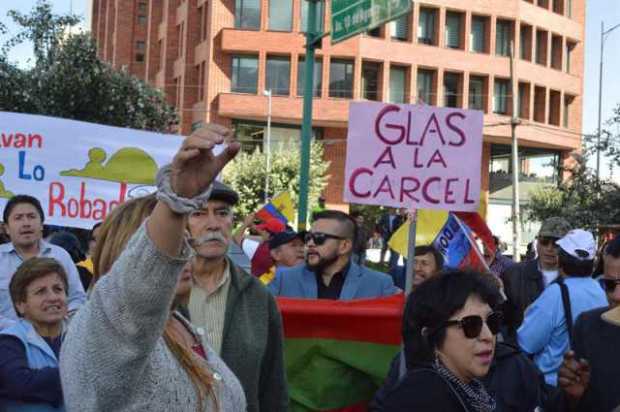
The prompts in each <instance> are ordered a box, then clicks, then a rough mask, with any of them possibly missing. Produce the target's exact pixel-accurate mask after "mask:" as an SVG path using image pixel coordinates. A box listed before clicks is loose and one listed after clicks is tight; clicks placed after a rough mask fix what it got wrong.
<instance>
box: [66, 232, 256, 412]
mask: <svg viewBox="0 0 620 412" xmlns="http://www.w3.org/2000/svg"><path fill="white" fill-rule="evenodd" d="M185 249H187V248H185ZM187 256H188V250H184V252H183V253H182V257H180V258H170V257H167V256H165V255H163V254H162V253H161V252H159V251H158V250H157V248H156V247H155V245H154V244H153V242H152V241H151V239H150V238H149V237H148V235H147V233H146V228H145V225H144V224H143V225H142V226H141V227H140V229H139V230H138V231H137V232H136V233H135V234H134V236H133V237H132V238H131V240H130V241H129V243H128V245H127V247H126V249H125V250H124V251H123V253H122V254H121V256H120V257H119V258H118V260H117V261H116V262H115V263H114V266H113V267H112V269H111V270H110V272H109V273H108V274H107V275H106V276H104V277H103V278H102V279H101V280H100V281H99V282H97V285H96V287H95V288H94V290H93V293H92V295H91V297H90V300H89V301H88V302H87V303H86V304H85V305H84V306H83V307H82V308H81V309H80V310H79V312H78V313H77V314H76V315H75V316H74V318H73V320H72V322H71V325H70V327H69V331H68V333H67V335H66V337H65V340H64V342H63V346H62V352H61V354H60V374H61V379H62V386H63V392H64V397H65V406H66V409H67V410H68V411H69V412H71V411H76V412H78V411H79V412H91V411H92V412H94V411H101V412H110V411H161V412H164V411H165V412H170V411H188V412H193V411H197V409H198V397H197V394H196V391H195V389H194V386H193V385H192V383H191V381H190V379H189V376H188V375H187V373H186V372H185V371H184V369H183V368H182V367H181V365H180V364H179V363H178V362H177V360H176V358H175V357H174V355H173V354H172V352H170V351H169V350H168V347H167V345H166V344H165V342H164V340H163V338H162V334H163V330H164V327H165V323H166V320H167V319H168V316H169V315H170V306H171V304H172V299H173V297H174V291H175V287H176V283H177V277H178V274H179V273H180V271H181V269H182V267H183V265H184V264H185V262H186V259H187ZM205 349H206V350H207V357H208V364H209V367H210V369H211V370H212V371H213V372H214V373H217V374H218V375H219V376H218V375H215V376H216V378H221V379H219V380H216V383H215V392H216V397H217V402H218V404H219V411H221V412H229V411H230V412H237V411H245V410H246V402H245V396H244V394H243V389H242V387H241V385H240V383H239V381H238V380H237V378H236V377H235V375H234V374H233V373H232V372H231V371H230V369H228V367H227V366H226V365H225V364H224V362H223V361H222V360H221V359H220V358H219V357H218V356H217V355H216V354H215V352H213V350H211V349H210V348H205ZM214 410H215V408H214V405H213V402H210V401H209V402H205V408H204V411H214Z"/></svg>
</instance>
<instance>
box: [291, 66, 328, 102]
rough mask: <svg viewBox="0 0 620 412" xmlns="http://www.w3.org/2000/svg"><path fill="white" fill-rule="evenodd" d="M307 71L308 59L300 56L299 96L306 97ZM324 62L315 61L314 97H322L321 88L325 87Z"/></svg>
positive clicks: (298, 69) (298, 74) (298, 72)
mask: <svg viewBox="0 0 620 412" xmlns="http://www.w3.org/2000/svg"><path fill="white" fill-rule="evenodd" d="M305 70H306V58H305V57H303V56H299V63H298V64H297V96H303V95H304V81H305ZM322 78H323V60H322V59H315V60H314V82H313V84H312V90H313V93H312V96H314V97H321V88H322V87H323V81H322Z"/></svg>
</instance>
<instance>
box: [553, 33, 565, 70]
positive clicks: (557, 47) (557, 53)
mask: <svg viewBox="0 0 620 412" xmlns="http://www.w3.org/2000/svg"><path fill="white" fill-rule="evenodd" d="M562 49H563V47H562V37H561V36H556V35H553V36H551V67H552V68H554V69H556V70H562V60H563V59H562Z"/></svg>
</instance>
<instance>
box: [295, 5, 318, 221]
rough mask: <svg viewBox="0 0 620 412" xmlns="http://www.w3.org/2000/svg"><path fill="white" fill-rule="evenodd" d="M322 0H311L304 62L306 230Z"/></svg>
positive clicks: (302, 197)
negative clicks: (313, 102)
mask: <svg viewBox="0 0 620 412" xmlns="http://www.w3.org/2000/svg"><path fill="white" fill-rule="evenodd" d="M320 1H321V0H309V3H308V27H307V30H306V57H305V59H306V60H305V62H304V76H306V77H305V78H304V103H303V108H304V109H303V120H302V123H301V162H300V163H301V164H300V166H299V206H298V210H297V228H298V229H299V230H300V231H302V230H306V220H307V216H308V180H309V178H310V140H311V139H312V101H313V97H314V95H313V93H312V91H313V88H314V50H315V48H316V46H317V44H318V42H320V41H321V40H320V39H321V36H322V33H317V27H316V26H317V21H318V19H317V14H318V13H317V11H318V10H317V9H318V2H320Z"/></svg>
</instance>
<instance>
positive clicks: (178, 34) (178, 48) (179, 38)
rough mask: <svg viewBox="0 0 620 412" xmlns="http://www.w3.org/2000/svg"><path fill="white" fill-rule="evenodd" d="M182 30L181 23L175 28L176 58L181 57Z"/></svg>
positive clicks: (183, 40)
mask: <svg viewBox="0 0 620 412" xmlns="http://www.w3.org/2000/svg"><path fill="white" fill-rule="evenodd" d="M184 29H185V26H184V24H183V23H181V24H179V25H178V26H177V57H181V56H183V43H184V42H185V38H184V37H185V36H184V31H185V30H184Z"/></svg>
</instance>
